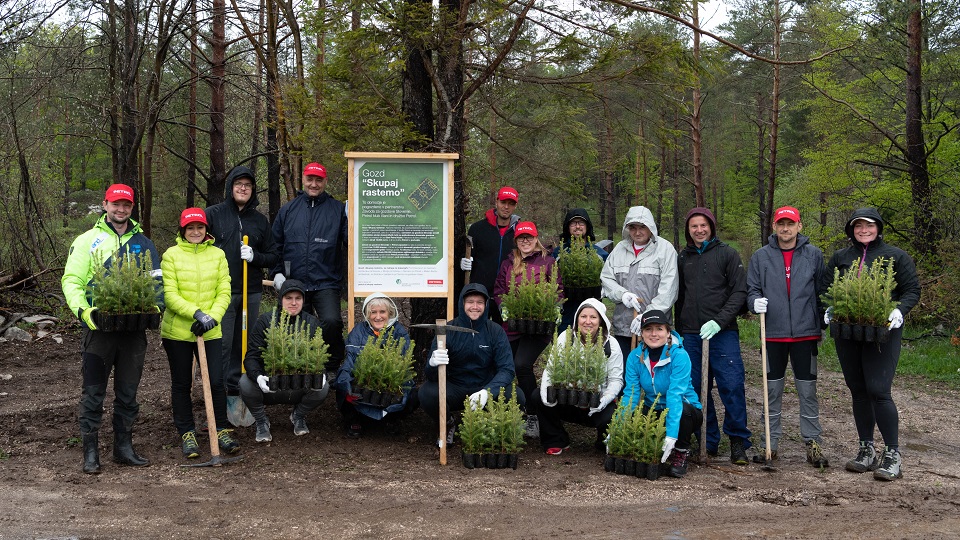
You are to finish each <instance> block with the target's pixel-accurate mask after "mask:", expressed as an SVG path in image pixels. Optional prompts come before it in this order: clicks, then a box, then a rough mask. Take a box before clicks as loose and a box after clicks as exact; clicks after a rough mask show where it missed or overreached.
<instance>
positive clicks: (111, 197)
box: [103, 184, 133, 202]
mask: <svg viewBox="0 0 960 540" xmlns="http://www.w3.org/2000/svg"><path fill="white" fill-rule="evenodd" d="M103 198H104V200H106V201H107V202H115V201H130V202H133V188H132V187H130V186H128V185H126V184H113V185H112V186H110V187H108V188H107V194H106V195H104V197H103Z"/></svg>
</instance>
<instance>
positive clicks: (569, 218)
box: [550, 208, 609, 332]
mask: <svg viewBox="0 0 960 540" xmlns="http://www.w3.org/2000/svg"><path fill="white" fill-rule="evenodd" d="M574 238H577V239H580V240H582V241H584V242H586V243H587V244H588V245H590V246H592V247H593V249H594V251H596V252H597V256H598V257H600V260H603V261H605V260H607V255H609V254H608V253H607V252H606V251H605V250H604V249H602V248H601V247H600V246H598V245H597V244H595V243H594V242H595V241H596V238H595V237H594V235H593V222H591V221H590V214H588V213H587V210H586V209H585V208H573V209H571V210H569V211H568V212H567V215H566V216H565V217H564V218H563V232H562V233H561V234H560V245H559V246H557V247H555V248H553V252H552V253H551V254H550V256H551V257H553V258H554V259H556V260H558V261H559V260H560V254H561V253H564V252H567V253H569V251H570V242H571V240H572V239H574ZM595 298H597V299H599V298H600V293H599V292H598V293H597V296H596V297H595ZM561 309H562V312H561V316H560V327H559V328H558V329H557V330H558V331H560V332H563V331H564V330H566V329H567V328H569V327H570V326H571V325H572V324H573V317H574V313H575V312H576V311H577V306H574V305H571V304H570V302H569V301H568V302H564V303H563V306H562V308H561ZM608 331H609V329H608Z"/></svg>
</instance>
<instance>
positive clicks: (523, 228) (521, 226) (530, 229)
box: [514, 221, 537, 237]
mask: <svg viewBox="0 0 960 540" xmlns="http://www.w3.org/2000/svg"><path fill="white" fill-rule="evenodd" d="M525 234H529V235H530V236H536V235H537V226H536V225H534V224H533V222H532V221H521V222H520V223H517V229H516V232H515V233H514V237H517V236H523V235H525Z"/></svg>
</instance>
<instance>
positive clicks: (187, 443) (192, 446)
mask: <svg viewBox="0 0 960 540" xmlns="http://www.w3.org/2000/svg"><path fill="white" fill-rule="evenodd" d="M180 438H181V439H183V443H182V444H181V445H180V447H181V448H183V456H184V457H185V458H187V459H193V458H196V457H200V445H199V444H197V433H196V432H195V431H193V430H191V431H188V432H186V433H184V434H183V435H182V436H181V437H180Z"/></svg>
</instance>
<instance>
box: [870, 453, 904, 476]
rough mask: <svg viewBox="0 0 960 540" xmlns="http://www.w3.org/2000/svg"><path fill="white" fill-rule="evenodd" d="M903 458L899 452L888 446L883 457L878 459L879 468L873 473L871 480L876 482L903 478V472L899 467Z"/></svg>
mask: <svg viewBox="0 0 960 540" xmlns="http://www.w3.org/2000/svg"><path fill="white" fill-rule="evenodd" d="M902 463H903V458H901V457H900V451H899V450H897V449H896V448H890V447H889V446H888V447H886V449H885V450H884V451H883V457H882V458H880V467H879V468H878V469H877V470H875V471H873V478H874V479H876V480H884V481H887V482H889V481H891V480H896V479H897V478H903V471H902V470H901V469H900V465H901V464H902Z"/></svg>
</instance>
